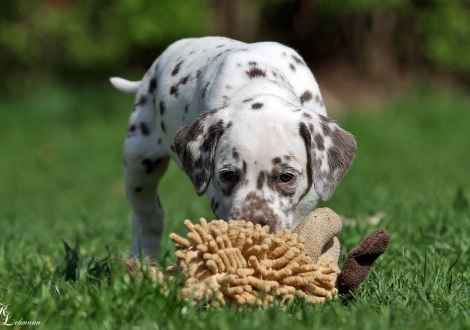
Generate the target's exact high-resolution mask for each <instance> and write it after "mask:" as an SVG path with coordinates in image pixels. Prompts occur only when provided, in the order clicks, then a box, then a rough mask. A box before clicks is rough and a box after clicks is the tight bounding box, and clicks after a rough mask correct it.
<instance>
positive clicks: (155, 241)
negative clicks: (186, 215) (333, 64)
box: [111, 37, 356, 258]
mask: <svg viewBox="0 0 470 330" xmlns="http://www.w3.org/2000/svg"><path fill="white" fill-rule="evenodd" d="M111 82H112V84H113V85H114V86H115V87H116V88H117V89H119V90H121V91H124V92H128V93H135V94H136V96H135V103H134V108H133V111H132V114H131V116H130V121H129V127H128V132H127V138H126V141H125V146H124V174H125V175H124V177H125V186H126V194H127V197H128V199H129V201H130V204H131V207H132V211H133V215H132V229H133V232H132V246H131V254H132V255H133V256H136V255H138V254H139V252H140V249H141V248H142V249H143V251H144V252H145V253H146V254H147V255H149V256H150V257H152V258H155V257H157V255H158V251H159V246H160V239H161V235H162V231H163V209H162V206H161V204H160V201H159V198H158V195H157V186H158V183H159V181H160V179H161V178H162V176H163V174H164V173H165V171H166V169H167V166H168V163H169V160H170V158H172V159H174V160H175V161H176V162H177V163H178V165H179V166H180V167H181V168H182V169H183V170H184V171H185V172H186V174H187V175H188V176H189V178H190V179H191V181H192V183H193V184H194V187H195V190H196V193H197V194H198V195H199V196H201V195H203V194H204V193H206V194H207V198H208V200H209V202H210V205H211V207H212V210H213V211H214V213H215V215H216V216H217V217H218V218H219V219H226V220H228V219H244V220H250V221H253V222H254V223H259V224H261V225H269V226H270V229H271V231H273V232H275V231H278V230H284V229H293V228H295V226H296V225H297V224H298V223H299V222H300V220H301V219H302V218H303V217H304V216H306V215H307V214H308V213H310V212H311V211H312V210H313V209H314V208H315V206H316V204H317V201H318V199H319V198H321V199H323V200H326V199H328V198H329V197H330V196H331V195H332V193H333V191H334V189H335V188H336V186H337V185H338V183H339V182H340V180H341V179H342V178H343V176H344V175H345V173H346V171H347V170H348V168H349V166H350V165H351V162H352V160H353V158H354V154H355V152H356V142H355V140H354V138H353V136H352V135H351V134H350V133H348V132H346V131H344V130H343V129H341V128H340V127H339V126H338V125H337V124H336V123H334V122H333V121H332V120H330V119H329V118H328V117H327V114H326V109H325V106H324V103H323V101H322V97H321V94H320V89H319V87H318V84H317V82H316V81H315V78H314V77H313V75H312V73H311V71H310V70H309V68H308V67H307V65H306V64H305V62H304V61H303V59H302V58H301V57H300V55H299V54H297V53H296V52H295V51H294V50H292V49H291V48H289V47H286V46H283V45H280V44H278V43H274V42H260V43H254V44H246V43H243V42H239V41H235V40H231V39H227V38H222V37H206V38H200V39H183V40H180V41H177V42H175V43H174V44H172V45H171V46H169V47H168V48H167V50H165V51H164V52H163V53H162V54H161V55H160V56H159V57H158V58H157V60H156V61H155V62H154V63H153V65H152V66H151V68H150V69H149V70H148V72H147V73H146V75H145V76H144V78H143V79H142V80H141V81H138V82H131V81H127V80H124V79H121V78H111Z"/></svg>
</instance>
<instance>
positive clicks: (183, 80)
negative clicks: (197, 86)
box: [178, 76, 189, 85]
mask: <svg viewBox="0 0 470 330" xmlns="http://www.w3.org/2000/svg"><path fill="white" fill-rule="evenodd" d="M188 79H189V76H186V77H184V78H181V80H180V81H179V83H178V84H181V85H185V84H186V83H187V82H188Z"/></svg>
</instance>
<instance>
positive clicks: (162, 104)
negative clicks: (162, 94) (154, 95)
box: [160, 101, 165, 115]
mask: <svg viewBox="0 0 470 330" xmlns="http://www.w3.org/2000/svg"><path fill="white" fill-rule="evenodd" d="M164 113H165V103H163V101H160V115H163V114H164Z"/></svg>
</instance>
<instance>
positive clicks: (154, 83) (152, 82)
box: [148, 77, 157, 94]
mask: <svg viewBox="0 0 470 330" xmlns="http://www.w3.org/2000/svg"><path fill="white" fill-rule="evenodd" d="M156 88H157V78H156V77H153V78H152V79H150V82H149V89H148V94H152V93H153V92H154V91H155V89H156Z"/></svg>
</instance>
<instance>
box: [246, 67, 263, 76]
mask: <svg viewBox="0 0 470 330" xmlns="http://www.w3.org/2000/svg"><path fill="white" fill-rule="evenodd" d="M246 74H247V75H248V77H250V78H259V77H266V71H264V70H261V69H260V68H257V67H254V68H251V69H250V70H249V71H246Z"/></svg>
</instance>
